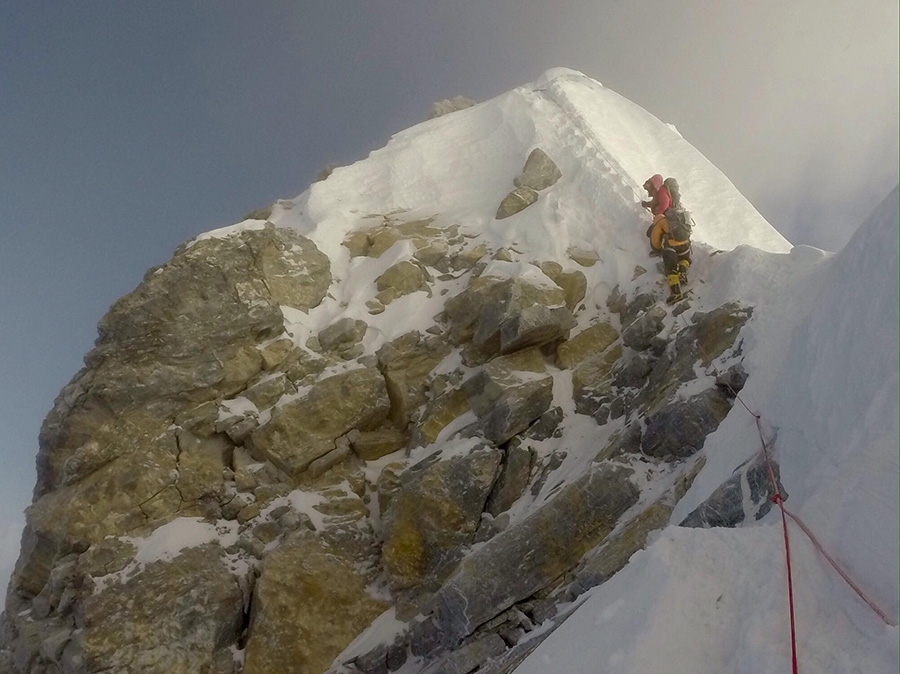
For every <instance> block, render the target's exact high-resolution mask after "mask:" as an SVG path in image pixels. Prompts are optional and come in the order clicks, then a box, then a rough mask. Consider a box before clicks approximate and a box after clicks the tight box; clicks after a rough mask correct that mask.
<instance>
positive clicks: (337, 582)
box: [243, 532, 387, 674]
mask: <svg viewBox="0 0 900 674" xmlns="http://www.w3.org/2000/svg"><path fill="white" fill-rule="evenodd" d="M366 587H367V581H366V578H365V577H364V576H362V575H361V574H360V573H359V572H358V571H357V570H356V568H355V567H354V564H353V562H352V560H350V559H347V558H346V557H344V556H343V555H342V554H341V553H340V551H339V550H336V549H335V548H334V547H332V546H328V545H326V544H323V542H322V541H320V540H319V539H318V538H317V537H316V536H315V535H314V534H312V533H311V532H300V533H298V534H297V535H295V536H294V537H292V538H291V539H289V540H288V541H286V542H285V543H283V544H282V545H281V546H280V547H279V548H278V549H277V550H276V551H275V552H273V553H272V554H271V555H269V556H268V557H267V558H266V561H265V563H264V564H263V567H262V572H261V574H260V578H259V581H258V583H257V586H256V590H255V592H254V595H253V597H254V598H253V608H252V613H251V616H250V628H249V638H248V640H247V647H246V660H245V663H244V668H243V671H244V672H245V673H246V674H281V673H283V672H298V673H301V672H310V673H312V672H324V671H325V670H327V669H328V667H329V665H331V662H332V661H333V660H334V658H335V657H336V656H337V655H338V654H339V653H340V652H341V651H342V650H343V649H344V648H346V647H347V645H349V643H350V642H351V641H353V639H354V638H355V637H356V636H357V635H358V634H359V633H360V632H362V631H363V629H365V628H366V627H367V626H368V625H369V623H371V622H372V621H373V620H374V619H375V618H377V617H378V616H379V615H380V614H381V613H382V612H383V611H384V610H385V609H386V608H387V604H386V602H384V601H381V600H379V599H376V598H375V597H373V596H371V594H370V593H369V592H368V591H367V589H366Z"/></svg>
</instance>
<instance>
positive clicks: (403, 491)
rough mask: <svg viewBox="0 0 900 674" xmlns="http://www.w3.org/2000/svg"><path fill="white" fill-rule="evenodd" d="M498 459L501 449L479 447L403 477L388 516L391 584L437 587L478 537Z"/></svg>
mask: <svg viewBox="0 0 900 674" xmlns="http://www.w3.org/2000/svg"><path fill="white" fill-rule="evenodd" d="M500 459H501V453H500V452H499V451H498V450H496V449H480V450H476V451H474V452H472V453H470V454H468V455H467V456H462V457H455V458H452V459H448V460H446V461H439V462H437V463H433V464H431V465H424V466H421V467H416V466H414V467H413V468H411V469H410V470H409V471H407V472H406V474H404V475H403V476H402V478H401V481H402V482H401V484H402V486H401V488H400V491H399V493H397V494H396V495H395V496H394V497H393V498H392V500H391V506H390V509H389V510H388V511H387V512H386V513H385V517H384V520H385V530H384V547H383V558H384V567H385V571H386V572H387V576H388V578H389V580H390V582H391V584H392V586H393V587H395V588H397V589H402V588H410V587H415V586H420V587H428V586H431V587H432V588H434V587H437V584H439V583H440V581H441V580H443V578H445V577H446V575H447V573H448V572H449V570H450V568H451V566H452V565H453V564H454V563H456V562H457V561H458V555H459V552H460V549H461V548H462V546H464V545H468V544H469V543H471V542H472V539H473V538H474V536H475V532H476V531H477V529H478V524H479V522H480V520H481V512H482V509H483V508H484V503H485V501H486V500H487V497H488V493H489V492H490V490H491V486H492V485H493V484H494V480H495V478H496V475H497V469H498V467H499V465H500Z"/></svg>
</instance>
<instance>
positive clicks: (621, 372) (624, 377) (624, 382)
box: [613, 351, 656, 388]
mask: <svg viewBox="0 0 900 674" xmlns="http://www.w3.org/2000/svg"><path fill="white" fill-rule="evenodd" d="M655 362H656V356H654V355H653V354H652V353H648V352H646V351H644V352H640V353H635V354H632V356H631V358H629V359H628V360H627V361H626V362H625V363H623V364H621V365H619V366H617V367H616V369H615V371H614V375H613V384H614V385H615V386H618V387H619V388H640V387H641V386H643V385H644V382H645V381H646V379H647V375H649V374H650V372H651V371H652V370H653V364H654V363H655Z"/></svg>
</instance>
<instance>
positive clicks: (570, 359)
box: [556, 322, 619, 368]
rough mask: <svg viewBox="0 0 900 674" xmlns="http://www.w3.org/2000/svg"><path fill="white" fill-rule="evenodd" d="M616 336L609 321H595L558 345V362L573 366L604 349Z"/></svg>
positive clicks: (567, 366)
mask: <svg viewBox="0 0 900 674" xmlns="http://www.w3.org/2000/svg"><path fill="white" fill-rule="evenodd" d="M618 338H619V333H618V332H616V329H615V328H614V327H612V326H611V325H610V324H609V323H604V322H600V323H595V324H594V325H592V326H590V327H589V328H586V329H584V330H582V331H581V332H579V333H578V334H577V335H575V336H574V337H571V338H570V339H567V340H566V341H565V342H563V343H562V344H560V345H559V348H557V350H556V355H557V358H558V359H559V364H560V366H562V367H563V368H572V367H575V366H576V365H579V364H580V363H581V362H582V361H584V360H585V359H587V358H588V357H589V356H592V355H594V354H599V353H602V352H603V351H605V350H606V349H607V348H608V347H609V346H611V345H612V344H613V343H614V342H615V341H616V340H617V339H618Z"/></svg>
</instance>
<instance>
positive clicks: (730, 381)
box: [716, 363, 750, 397]
mask: <svg viewBox="0 0 900 674" xmlns="http://www.w3.org/2000/svg"><path fill="white" fill-rule="evenodd" d="M749 377H750V375H749V374H747V371H746V370H745V369H744V366H743V365H741V364H740V363H737V364H736V365H732V366H731V367H730V368H728V369H727V370H726V371H725V372H720V373H719V374H718V375H716V386H719V387H720V388H722V389H724V391H725V395H727V396H729V397H735V396H736V395H737V394H738V393H740V392H741V389H743V388H744V384H746V383H747V379H748V378H749Z"/></svg>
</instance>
